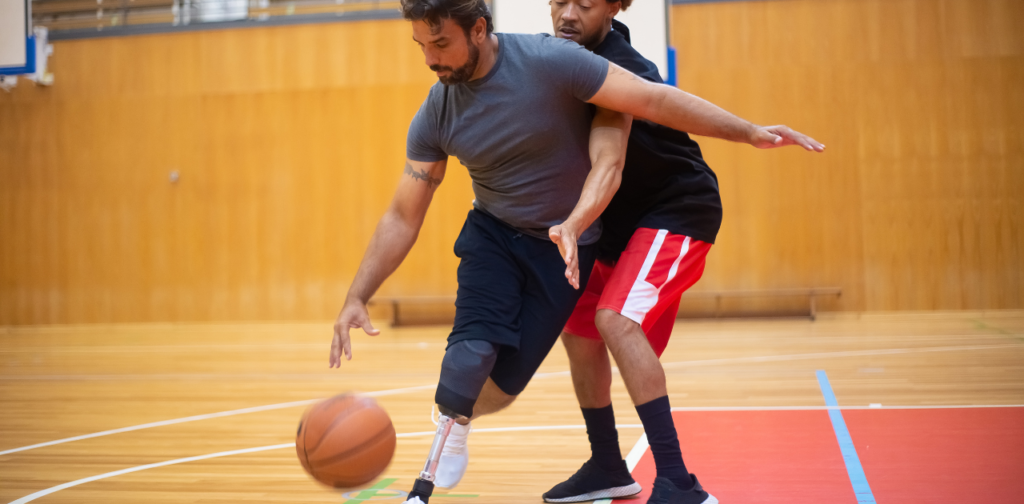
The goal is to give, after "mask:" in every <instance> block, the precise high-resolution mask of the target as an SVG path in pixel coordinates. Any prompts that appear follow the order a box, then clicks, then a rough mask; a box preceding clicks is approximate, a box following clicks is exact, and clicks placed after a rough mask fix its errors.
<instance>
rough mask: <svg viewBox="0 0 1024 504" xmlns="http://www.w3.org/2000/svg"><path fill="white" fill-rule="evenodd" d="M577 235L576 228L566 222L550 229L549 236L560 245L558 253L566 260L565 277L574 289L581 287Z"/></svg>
mask: <svg viewBox="0 0 1024 504" xmlns="http://www.w3.org/2000/svg"><path fill="white" fill-rule="evenodd" d="M577 235H578V233H577V232H576V230H575V229H574V228H573V227H572V226H568V225H566V224H565V223H562V224H559V225H557V226H551V228H550V229H548V238H550V239H551V241H552V242H554V243H555V245H558V253H559V254H562V259H563V260H564V261H565V279H566V280H568V281H569V285H571V286H572V288H573V289H579V288H580V260H579V256H578V254H577V253H576V238H577Z"/></svg>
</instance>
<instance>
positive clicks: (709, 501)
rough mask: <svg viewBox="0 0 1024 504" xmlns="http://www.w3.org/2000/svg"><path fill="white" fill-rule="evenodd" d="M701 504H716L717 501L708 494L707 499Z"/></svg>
mask: <svg viewBox="0 0 1024 504" xmlns="http://www.w3.org/2000/svg"><path fill="white" fill-rule="evenodd" d="M701 504H718V499H716V498H715V496H714V495H711V494H708V498H707V499H704V502H702V503H701Z"/></svg>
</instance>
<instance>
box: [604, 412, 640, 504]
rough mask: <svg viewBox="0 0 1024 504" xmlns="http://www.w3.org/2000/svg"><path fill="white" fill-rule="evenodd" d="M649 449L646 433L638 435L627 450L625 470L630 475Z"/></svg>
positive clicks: (605, 502) (607, 502)
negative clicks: (631, 447) (630, 448)
mask: <svg viewBox="0 0 1024 504" xmlns="http://www.w3.org/2000/svg"><path fill="white" fill-rule="evenodd" d="M616 427H617V426H616ZM641 427H642V426H641ZM650 447H651V443H649V442H648V441H647V433H646V432H645V433H643V434H641V435H640V439H637V440H636V444H635V445H633V449H632V450H629V455H626V468H627V469H629V472H631V473H632V472H633V469H636V465H637V464H639V463H640V458H642V457H643V456H644V453H646V452H647V449H648V448H650ZM611 502H612V499H598V500H596V501H594V504H611Z"/></svg>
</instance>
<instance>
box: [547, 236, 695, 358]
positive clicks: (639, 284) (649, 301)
mask: <svg viewBox="0 0 1024 504" xmlns="http://www.w3.org/2000/svg"><path fill="white" fill-rule="evenodd" d="M710 249H711V244H709V243H705V242H702V241H699V240H694V239H692V238H690V237H689V236H683V235H677V234H672V233H669V232H668V231H667V230H664V229H649V228H640V229H637V230H636V232H634V233H633V237H632V238H630V240H629V244H628V245H627V246H626V250H625V251H624V252H623V253H622V256H621V257H620V258H619V261H618V262H617V263H615V265H614V266H613V265H610V264H607V263H603V262H601V261H598V262H597V263H596V264H595V265H594V270H593V272H592V273H591V274H590V281H589V282H588V283H587V288H586V290H585V291H584V292H583V296H582V297H580V300H579V302H577V303H576V309H575V310H574V311H573V312H572V316H571V317H570V318H569V322H568V323H567V324H566V325H565V332H567V333H569V334H574V335H576V336H582V337H584V338H589V339H598V340H599V339H601V333H600V332H598V330H597V326H596V325H595V324H594V316H595V315H597V310H602V309H608V310H612V311H614V312H616V313H618V314H620V315H622V316H624V317H626V318H628V319H630V320H632V321H634V322H636V323H637V324H640V327H641V328H642V329H643V331H644V334H646V335H647V340H648V341H650V343H651V348H653V349H654V352H655V353H656V354H658V356H659V357H660V356H661V353H662V352H664V351H665V347H666V346H667V345H668V339H669V337H670V336H671V335H672V326H673V325H674V324H675V320H676V312H678V311H679V298H680V297H681V296H682V295H683V292H686V289H689V288H690V286H692V285H693V284H695V283H697V280H700V277H701V275H702V274H704V260H705V258H706V257H707V255H708V250H710Z"/></svg>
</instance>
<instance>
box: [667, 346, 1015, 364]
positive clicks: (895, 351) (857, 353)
mask: <svg viewBox="0 0 1024 504" xmlns="http://www.w3.org/2000/svg"><path fill="white" fill-rule="evenodd" d="M1001 348H1021V349H1024V345H1021V344H1019V343H1018V344H1012V345H972V346H943V347H920V348H889V349H885V350H847V351H842V352H819V353H807V354H790V355H762V356H756V357H729V358H725V359H707V360H698V361H681V362H669V363H666V364H662V367H665V368H676V367H684V366H714V365H717V364H742V363H747V362H775V361H793V360H806V359H821V358H826V357H863V356H869V355H900V354H910V353H931V352H958V351H967V350H998V349H1001Z"/></svg>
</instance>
